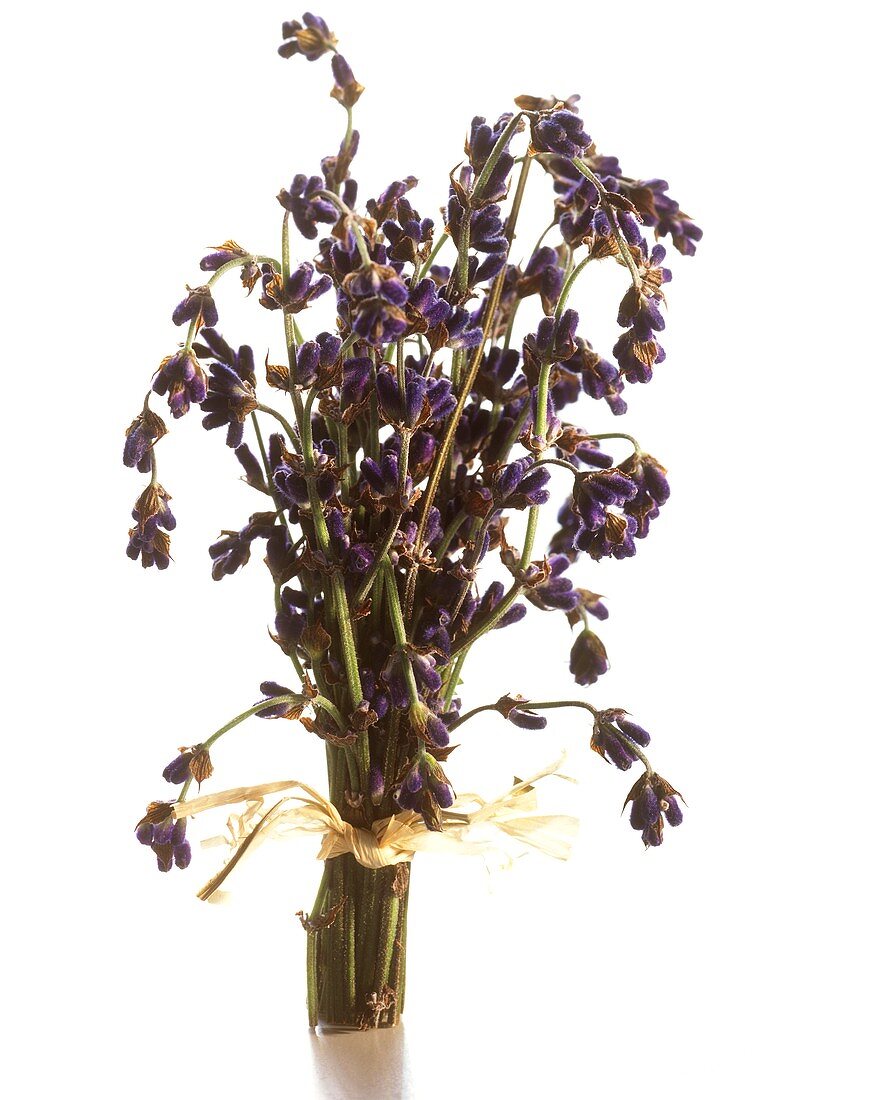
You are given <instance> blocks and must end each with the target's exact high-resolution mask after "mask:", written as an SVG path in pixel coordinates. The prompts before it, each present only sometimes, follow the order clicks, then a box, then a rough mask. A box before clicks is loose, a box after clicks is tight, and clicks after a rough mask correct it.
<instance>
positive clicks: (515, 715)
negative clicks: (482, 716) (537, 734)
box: [506, 704, 548, 730]
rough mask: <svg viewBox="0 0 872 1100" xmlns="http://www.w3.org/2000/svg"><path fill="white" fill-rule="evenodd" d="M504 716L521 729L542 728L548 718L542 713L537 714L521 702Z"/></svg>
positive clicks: (546, 723)
mask: <svg viewBox="0 0 872 1100" xmlns="http://www.w3.org/2000/svg"><path fill="white" fill-rule="evenodd" d="M506 718H507V719H508V720H509V721H510V722H511V723H512V725H513V726H517V727H518V728H519V729H522V730H544V729H545V727H546V726H547V725H548V719H547V718H546V717H545V715H544V714H537V713H536V711H534V710H527V709H526V707H525V706H524V705H523V704H519V705H518V706H517V707H513V708H512V709H511V710H510V711H509V713H508V714H507V715H506Z"/></svg>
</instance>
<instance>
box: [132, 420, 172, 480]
mask: <svg viewBox="0 0 872 1100" xmlns="http://www.w3.org/2000/svg"><path fill="white" fill-rule="evenodd" d="M166 433H167V426H166V424H164V422H163V420H161V418H160V417H159V416H158V415H157V413H155V412H152V411H151V409H150V408H149V407H148V405H147V404H146V405H145V406H144V408H143V410H142V412H141V413H140V414H139V415H138V416H136V417H134V419H133V422H132V423H131V425H130V427H129V428H128V429H127V431H126V432H125V440H124V465H125V466H135V467H136V469H137V470H139V472H140V473H141V474H150V473H151V463H152V451H153V449H154V445H155V443H157V441H158V440H159V439H161V438H162V437H163V436H165V435H166Z"/></svg>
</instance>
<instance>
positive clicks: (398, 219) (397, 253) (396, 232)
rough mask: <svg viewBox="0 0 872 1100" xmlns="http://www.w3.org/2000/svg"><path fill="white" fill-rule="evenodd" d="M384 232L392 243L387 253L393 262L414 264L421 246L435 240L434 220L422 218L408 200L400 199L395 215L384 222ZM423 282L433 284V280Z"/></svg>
mask: <svg viewBox="0 0 872 1100" xmlns="http://www.w3.org/2000/svg"><path fill="white" fill-rule="evenodd" d="M382 232H383V233H384V235H385V237H386V239H387V240H388V241H389V242H390V243H389V245H388V249H387V253H388V256H389V258H390V259H391V261H392V262H394V263H398V264H399V263H405V262H412V261H414V259H415V257H416V256H417V255H420V254H421V246H422V245H425V244H427V243H428V242H429V241H432V239H433V219H432V218H422V217H421V215H420V214H419V213H418V211H417V210H415V209H414V207H413V206H412V204H411V203H410V202H409V200H408V199H406V198H399V199H397V203H396V210H395V211H394V213H393V215H392V216H390V217H389V218H388V220H386V221H384V222H383V224H382ZM422 282H430V283H432V282H433V280H432V279H425V280H422ZM418 285H419V286H420V285H421V284H420V283H419V284H418Z"/></svg>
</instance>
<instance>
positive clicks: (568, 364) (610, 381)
mask: <svg viewBox="0 0 872 1100" xmlns="http://www.w3.org/2000/svg"><path fill="white" fill-rule="evenodd" d="M563 366H564V368H565V369H566V370H569V371H573V372H575V373H576V374H577V375H578V376H579V378H580V379H581V387H582V389H583V390H584V392H585V393H586V394H587V396H588V397H592V398H593V400H594V401H603V400H604V401H605V402H606V404H607V405H608V406H609V408H610V409H611V411H612V413H613V414H614V415H615V416H623V414H624V413H625V412H626V411H627V402H626V401H625V400H624V398H623V397H622V396H621V394H622V393H623V390H624V382H623V379H622V378H621V372H620V371H619V370H618V368H617V367H616V366H615V365H614V363H610V362H609V361H608V360H607V359H603V358H602V356H601V355H598V354H597V353H596V352H595V351H594V350H593V348H592V347H591V345H590V344H589V343H588V342H587V340H584V339H579V340H578V350H577V351H576V352H575V354H574V355H571V356H570V357H569V358H568V359H567V360H565V362H564V363H563Z"/></svg>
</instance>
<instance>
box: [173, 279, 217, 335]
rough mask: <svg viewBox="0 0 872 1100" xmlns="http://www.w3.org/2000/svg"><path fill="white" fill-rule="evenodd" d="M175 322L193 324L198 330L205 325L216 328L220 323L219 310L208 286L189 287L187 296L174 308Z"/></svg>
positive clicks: (176, 323)
mask: <svg viewBox="0 0 872 1100" xmlns="http://www.w3.org/2000/svg"><path fill="white" fill-rule="evenodd" d="M173 324H174V325H185V324H193V325H194V326H195V328H196V330H197V331H199V330H200V329H201V328H202V327H203V326H204V325H205V326H206V327H207V328H214V327H215V326H216V325H217V324H218V310H217V308H216V306H215V302H214V300H213V298H212V290H211V288H210V287H208V286H195V287H193V288H192V287H188V294H187V297H185V298H183V299H182V300H181V302H179V304H178V305H177V306H176V308H175V309H174V310H173Z"/></svg>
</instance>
